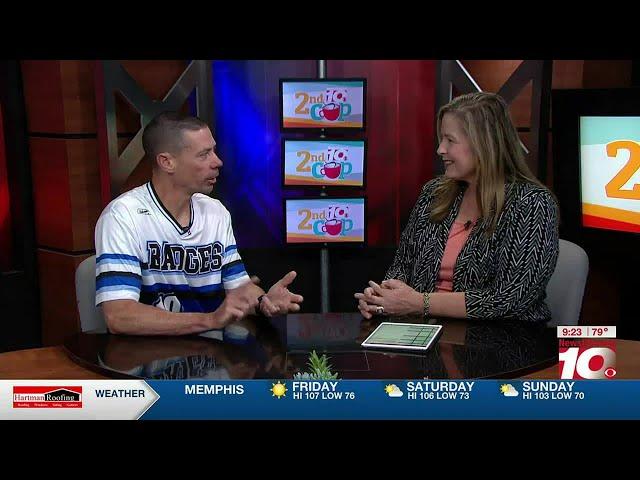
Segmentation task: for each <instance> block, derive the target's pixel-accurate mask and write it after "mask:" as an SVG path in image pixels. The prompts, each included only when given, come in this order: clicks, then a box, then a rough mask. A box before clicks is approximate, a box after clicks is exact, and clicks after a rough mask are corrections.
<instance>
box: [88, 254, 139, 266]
mask: <svg viewBox="0 0 640 480" xmlns="http://www.w3.org/2000/svg"><path fill="white" fill-rule="evenodd" d="M106 260H110V261H109V262H108V263H135V264H136V265H138V264H139V263H140V259H139V258H138V257H134V256H132V255H124V254H121V253H103V254H102V255H100V256H99V257H98V258H96V265H97V264H98V263H100V262H104V261H106ZM114 260H115V261H114Z"/></svg>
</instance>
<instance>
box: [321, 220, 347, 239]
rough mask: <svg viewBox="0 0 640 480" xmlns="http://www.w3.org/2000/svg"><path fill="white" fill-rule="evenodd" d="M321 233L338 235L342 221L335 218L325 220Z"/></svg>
mask: <svg viewBox="0 0 640 480" xmlns="http://www.w3.org/2000/svg"><path fill="white" fill-rule="evenodd" d="M322 231H323V232H325V233H328V234H329V235H332V236H336V235H340V232H341V231H342V220H337V219H335V218H333V219H331V220H327V221H326V222H325V223H324V225H322Z"/></svg>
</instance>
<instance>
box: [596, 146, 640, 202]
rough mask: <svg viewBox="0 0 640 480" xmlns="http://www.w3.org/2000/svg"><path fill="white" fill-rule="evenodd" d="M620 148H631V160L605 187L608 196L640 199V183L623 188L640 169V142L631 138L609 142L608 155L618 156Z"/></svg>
mask: <svg viewBox="0 0 640 480" xmlns="http://www.w3.org/2000/svg"><path fill="white" fill-rule="evenodd" d="M618 150H629V161H628V162H627V163H626V164H625V166H624V167H622V169H621V170H620V171H619V172H618V173H616V175H615V176H614V177H613V178H612V179H611V181H610V182H609V183H607V185H606V186H605V187H604V188H605V191H606V192H607V197H610V198H626V199H627V200H640V183H636V184H634V185H633V189H632V190H622V186H623V185H624V184H625V183H627V182H628V181H629V179H630V178H631V176H632V175H633V174H634V173H636V171H637V170H638V169H640V144H638V143H636V142H632V141H630V140H617V141H615V142H611V143H607V156H609V157H615V156H617V155H618Z"/></svg>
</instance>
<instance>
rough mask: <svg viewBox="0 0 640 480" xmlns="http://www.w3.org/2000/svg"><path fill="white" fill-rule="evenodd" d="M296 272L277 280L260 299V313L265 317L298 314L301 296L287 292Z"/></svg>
mask: <svg viewBox="0 0 640 480" xmlns="http://www.w3.org/2000/svg"><path fill="white" fill-rule="evenodd" d="M296 275H297V274H296V272H294V271H291V272H289V273H287V274H286V275H285V276H284V277H282V278H281V279H280V280H278V281H277V282H276V283H274V284H273V286H272V287H271V288H270V289H269V291H268V292H267V294H266V295H265V296H264V297H262V301H261V302H260V311H261V312H262V314H263V315H265V316H267V317H272V316H274V315H284V314H287V313H291V312H299V311H300V304H301V303H302V301H303V300H304V299H303V298H302V295H296V294H295V293H292V292H290V291H289V288H288V287H289V285H291V283H292V282H293V280H294V279H295V278H296Z"/></svg>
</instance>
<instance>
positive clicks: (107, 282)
mask: <svg viewBox="0 0 640 480" xmlns="http://www.w3.org/2000/svg"><path fill="white" fill-rule="evenodd" d="M114 285H130V286H132V287H136V288H138V289H139V288H140V279H139V278H134V277H130V276H120V275H112V276H110V277H102V278H99V279H98V280H97V281H96V290H100V289H101V288H102V287H111V286H114Z"/></svg>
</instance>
